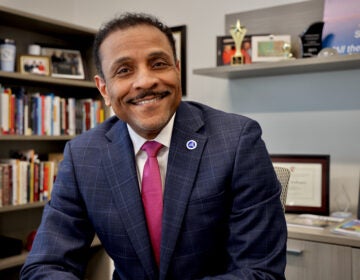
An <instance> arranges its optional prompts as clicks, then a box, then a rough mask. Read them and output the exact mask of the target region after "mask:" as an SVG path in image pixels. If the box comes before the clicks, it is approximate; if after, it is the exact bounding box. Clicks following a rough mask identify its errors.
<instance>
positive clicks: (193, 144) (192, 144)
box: [186, 140, 197, 150]
mask: <svg viewBox="0 0 360 280" xmlns="http://www.w3.org/2000/svg"><path fill="white" fill-rule="evenodd" d="M196 147H197V142H196V141H195V140H189V141H187V142H186V148H188V150H194V149H196Z"/></svg>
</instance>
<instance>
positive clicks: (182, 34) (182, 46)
mask: <svg viewBox="0 0 360 280" xmlns="http://www.w3.org/2000/svg"><path fill="white" fill-rule="evenodd" d="M170 29H171V30H172V32H173V36H174V39H175V47H176V54H177V56H178V59H179V61H180V73H181V88H182V95H183V96H186V25H180V26H174V27H171V28H170Z"/></svg>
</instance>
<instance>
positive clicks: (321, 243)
mask: <svg viewBox="0 0 360 280" xmlns="http://www.w3.org/2000/svg"><path fill="white" fill-rule="evenodd" d="M331 229H332V227H330V228H326V229H324V230H318V229H308V228H299V227H292V226H288V242H287V266H286V279H288V280H298V279H304V280H305V279H306V280H312V279H314V280H315V279H317V280H318V279H319V280H322V279H326V280H339V279H341V280H358V279H360V238H357V237H352V236H345V235H339V234H334V233H331Z"/></svg>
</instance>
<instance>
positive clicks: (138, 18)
mask: <svg viewBox="0 0 360 280" xmlns="http://www.w3.org/2000/svg"><path fill="white" fill-rule="evenodd" d="M138 25H149V26H154V27H155V28H157V29H159V30H160V31H161V32H162V33H164V34H165V36H166V38H167V39H168V41H169V43H170V46H171V49H172V51H173V54H174V59H175V60H176V48H175V39H174V37H173V33H172V31H171V29H170V28H169V27H168V26H166V25H165V24H163V23H162V22H161V21H160V20H159V19H157V18H156V17H155V16H152V15H149V14H145V13H125V14H122V15H120V16H118V17H115V18H114V19H112V20H110V21H109V22H107V23H105V24H103V25H102V27H101V28H100V30H99V31H98V33H97V34H96V36H95V40H94V46H93V55H94V61H95V67H96V70H97V72H98V74H99V75H100V76H101V77H102V78H104V73H103V71H102V67H101V56H100V46H101V44H102V42H103V41H104V40H105V39H106V38H107V37H108V36H109V35H110V34H111V33H113V32H115V31H117V30H125V29H127V28H129V27H133V26H138Z"/></svg>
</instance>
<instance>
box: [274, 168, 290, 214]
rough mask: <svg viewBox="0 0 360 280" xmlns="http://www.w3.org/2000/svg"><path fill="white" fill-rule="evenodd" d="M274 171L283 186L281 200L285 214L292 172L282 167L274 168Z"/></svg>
mask: <svg viewBox="0 0 360 280" xmlns="http://www.w3.org/2000/svg"><path fill="white" fill-rule="evenodd" d="M274 170H275V173H276V176H277V178H278V180H279V182H280V185H281V194H280V200H281V204H282V207H283V210H284V212H285V204H286V196H287V190H288V184H289V180H290V174H291V172H290V170H289V169H287V168H285V167H280V166H274Z"/></svg>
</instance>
